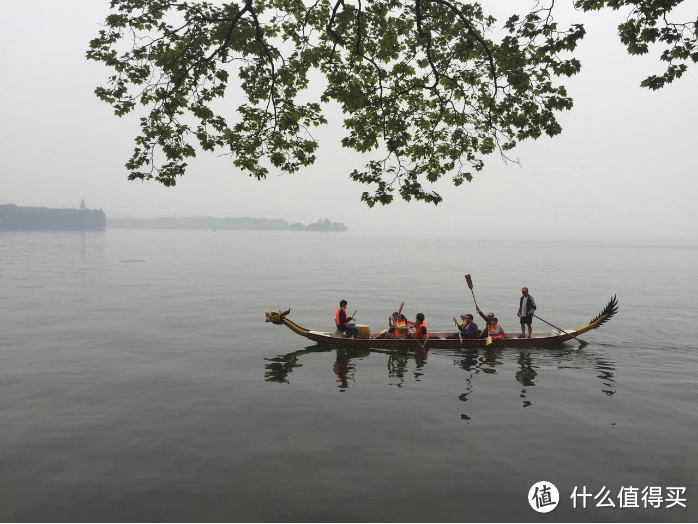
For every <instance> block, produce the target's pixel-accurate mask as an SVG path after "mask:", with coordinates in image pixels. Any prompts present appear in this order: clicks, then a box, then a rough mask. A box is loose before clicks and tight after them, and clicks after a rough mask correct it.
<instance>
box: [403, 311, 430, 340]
mask: <svg viewBox="0 0 698 524" xmlns="http://www.w3.org/2000/svg"><path fill="white" fill-rule="evenodd" d="M407 324H409V325H410V326H414V328H415V329H414V336H415V338H417V339H419V340H429V331H428V330H427V322H426V320H424V313H417V317H416V318H415V320H414V321H412V320H408V321H407Z"/></svg>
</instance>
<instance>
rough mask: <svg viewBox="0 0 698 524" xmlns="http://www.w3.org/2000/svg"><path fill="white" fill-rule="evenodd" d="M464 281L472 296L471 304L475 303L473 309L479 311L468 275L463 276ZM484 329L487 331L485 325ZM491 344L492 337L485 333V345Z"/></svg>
mask: <svg viewBox="0 0 698 524" xmlns="http://www.w3.org/2000/svg"><path fill="white" fill-rule="evenodd" d="M465 281H466V282H467V283H468V287H469V288H470V292H471V293H472V294H473V302H475V309H480V308H479V307H478V306H477V300H475V291H473V279H472V278H470V274H468V275H465ZM485 329H487V326H486V325H485ZM491 343H492V337H491V336H490V334H489V332H488V333H487V340H486V341H485V345H486V346H489V345H490V344H491Z"/></svg>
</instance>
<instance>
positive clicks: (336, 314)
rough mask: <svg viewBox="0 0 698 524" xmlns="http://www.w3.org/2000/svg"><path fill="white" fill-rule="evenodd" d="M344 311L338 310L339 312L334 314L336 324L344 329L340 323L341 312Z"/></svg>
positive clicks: (339, 308)
mask: <svg viewBox="0 0 698 524" xmlns="http://www.w3.org/2000/svg"><path fill="white" fill-rule="evenodd" d="M340 311H342V308H341V307H338V308H337V312H336V313H335V314H334V323H335V324H336V326H337V328H340V327H342V326H341V325H340V323H339V312H340Z"/></svg>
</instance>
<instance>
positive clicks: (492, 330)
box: [490, 324, 504, 338]
mask: <svg viewBox="0 0 698 524" xmlns="http://www.w3.org/2000/svg"><path fill="white" fill-rule="evenodd" d="M497 330H499V333H497ZM495 333H496V334H495ZM490 337H491V338H504V330H503V329H502V326H500V325H499V324H492V325H490Z"/></svg>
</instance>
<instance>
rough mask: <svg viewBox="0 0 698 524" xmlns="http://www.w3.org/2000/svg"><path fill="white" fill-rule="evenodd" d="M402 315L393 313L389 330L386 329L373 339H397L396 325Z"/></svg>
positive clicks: (389, 320)
mask: <svg viewBox="0 0 698 524" xmlns="http://www.w3.org/2000/svg"><path fill="white" fill-rule="evenodd" d="M399 316H400V313H398V312H397V311H393V314H392V315H390V316H389V317H388V329H384V330H383V331H381V332H380V333H378V334H377V335H375V336H374V337H373V338H397V337H395V335H394V333H395V323H396V322H397V320H398V318H399Z"/></svg>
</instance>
